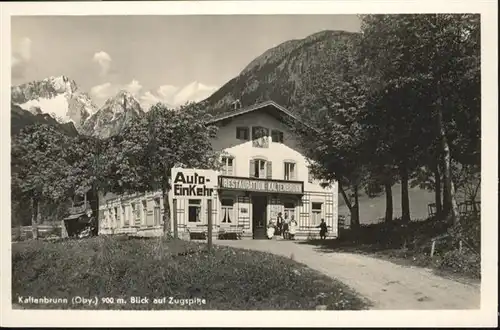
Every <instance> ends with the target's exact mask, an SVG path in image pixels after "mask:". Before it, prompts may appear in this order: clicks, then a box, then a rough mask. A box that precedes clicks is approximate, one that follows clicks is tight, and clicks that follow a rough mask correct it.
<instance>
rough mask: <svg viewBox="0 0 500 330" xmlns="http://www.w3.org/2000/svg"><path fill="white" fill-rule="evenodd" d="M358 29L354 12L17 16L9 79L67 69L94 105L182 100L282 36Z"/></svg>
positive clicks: (219, 81) (234, 71)
mask: <svg viewBox="0 0 500 330" xmlns="http://www.w3.org/2000/svg"><path fill="white" fill-rule="evenodd" d="M359 28H360V21H359V19H358V18H357V17H356V16H355V15H219V16H215V15H196V16H194V15H193V16H186V15H182V16H125V15H123V16H24V17H23V16H16V17H12V20H11V33H12V56H11V59H12V84H13V85H18V84H22V83H25V82H29V81H33V80H40V79H44V78H47V77H49V76H60V75H65V76H67V77H69V78H70V79H73V80H75V82H76V83H77V85H78V87H79V89H80V90H82V91H84V92H88V93H89V94H90V95H91V97H92V99H93V100H94V102H95V103H96V104H97V105H99V106H100V105H102V104H103V103H104V101H105V100H106V99H107V98H109V97H111V96H113V95H114V94H116V93H117V92H118V91H119V90H120V89H127V90H129V91H130V92H131V93H133V94H134V95H135V96H136V97H137V98H138V99H139V101H140V102H141V103H142V104H144V105H146V106H149V105H150V104H152V103H156V102H158V101H162V102H165V103H168V104H170V105H179V104H182V103H185V102H186V101H200V98H205V97H207V96H209V95H210V94H211V93H212V92H214V91H215V90H217V89H218V88H219V87H221V86H222V85H224V84H225V83H226V82H228V81H229V80H231V79H232V78H234V77H236V76H237V75H238V74H239V73H240V72H241V70H243V68H244V67H245V66H246V65H247V64H249V63H250V62H251V61H252V60H253V59H255V58H256V57H258V56H259V55H261V54H262V53H263V52H265V51H266V50H268V49H269V48H272V47H274V46H277V45H279V44H280V43H282V42H285V41H287V40H291V39H301V38H304V37H307V36H308V35H311V34H313V33H316V32H319V31H323V30H345V31H359Z"/></svg>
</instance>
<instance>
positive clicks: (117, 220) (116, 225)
mask: <svg viewBox="0 0 500 330" xmlns="http://www.w3.org/2000/svg"><path fill="white" fill-rule="evenodd" d="M114 211H115V228H116V227H119V226H120V225H119V224H120V213H118V208H117V207H115V209H114Z"/></svg>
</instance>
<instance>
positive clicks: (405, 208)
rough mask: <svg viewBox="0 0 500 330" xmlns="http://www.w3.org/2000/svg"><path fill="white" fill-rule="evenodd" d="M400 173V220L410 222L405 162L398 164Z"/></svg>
mask: <svg viewBox="0 0 500 330" xmlns="http://www.w3.org/2000/svg"><path fill="white" fill-rule="evenodd" d="M400 174H401V212H402V215H401V220H402V221H403V222H405V223H408V222H410V196H409V193H408V169H407V168H406V164H402V165H401V166H400Z"/></svg>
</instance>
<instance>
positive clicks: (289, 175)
mask: <svg viewBox="0 0 500 330" xmlns="http://www.w3.org/2000/svg"><path fill="white" fill-rule="evenodd" d="M296 167H297V166H296V165H295V163H292V162H285V171H284V172H285V180H295V179H296V173H295V172H296Z"/></svg>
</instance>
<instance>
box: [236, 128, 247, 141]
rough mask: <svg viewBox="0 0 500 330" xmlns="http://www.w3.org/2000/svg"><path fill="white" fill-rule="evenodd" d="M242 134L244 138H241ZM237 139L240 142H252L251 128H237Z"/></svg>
mask: <svg viewBox="0 0 500 330" xmlns="http://www.w3.org/2000/svg"><path fill="white" fill-rule="evenodd" d="M241 132H243V135H244V137H241V136H240V133H241ZM236 139H237V140H240V141H250V128H249V127H248V126H237V127H236Z"/></svg>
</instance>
